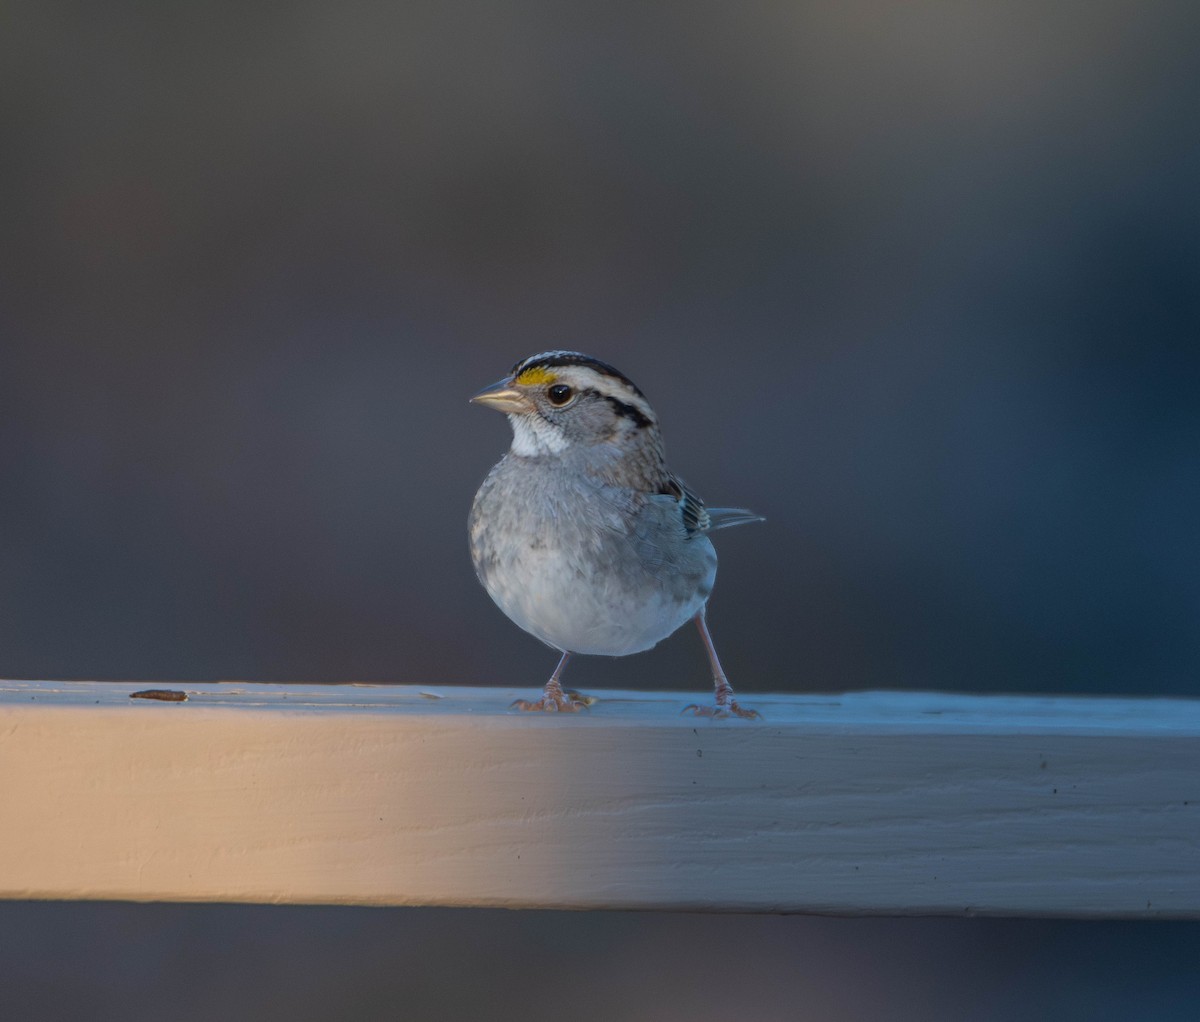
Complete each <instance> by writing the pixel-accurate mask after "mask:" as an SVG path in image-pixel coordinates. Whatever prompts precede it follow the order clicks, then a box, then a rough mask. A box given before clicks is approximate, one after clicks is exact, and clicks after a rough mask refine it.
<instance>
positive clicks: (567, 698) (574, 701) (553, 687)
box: [512, 653, 595, 713]
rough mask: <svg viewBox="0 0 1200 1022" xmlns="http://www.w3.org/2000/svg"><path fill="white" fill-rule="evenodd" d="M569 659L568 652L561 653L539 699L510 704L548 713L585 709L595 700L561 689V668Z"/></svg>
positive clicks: (522, 708) (574, 711) (522, 700)
mask: <svg viewBox="0 0 1200 1022" xmlns="http://www.w3.org/2000/svg"><path fill="white" fill-rule="evenodd" d="M570 659H571V654H570V653H564V654H563V655H562V659H561V660H559V662H558V666H557V667H556V668H554V673H553V674H552V675H550V680H549V681H548V682H546V687H545V688H544V689H543V690H542V698H541V699H539V700H537V701H536V702H533V703H531V702H530V701H529V700H528V699H517V700H515V701H514V702H513V704H512V705H513V706H514V707H515V708H516V709H518V710H546V711H548V712H550V713H554V712H556V711H559V712H562V713H577V712H578V711H580V710H586V709H587V708H588V707H589V706H591V705H592V703H593V702H595V700H593V699H588V697H587V696H581V695H580V694H579V693H578V692H564V691H563V687H562V681H561V676H562V672H563V668H564V667H566V666H567V661H568V660H570Z"/></svg>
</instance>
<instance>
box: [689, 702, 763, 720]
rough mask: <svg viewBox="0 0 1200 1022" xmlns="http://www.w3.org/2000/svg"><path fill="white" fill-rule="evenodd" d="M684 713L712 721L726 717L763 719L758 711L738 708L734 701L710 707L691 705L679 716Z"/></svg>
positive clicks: (743, 707)
mask: <svg viewBox="0 0 1200 1022" xmlns="http://www.w3.org/2000/svg"><path fill="white" fill-rule="evenodd" d="M685 713H691V714H693V715H694V716H697V717H712V718H713V719H714V720H724V719H725V718H727V717H741V718H742V719H743V720H762V719H763V715H762V714H761V713H759V712H758V710H752V709H750V707H748V706H739V705H738V701H737V700H736V699H730V700H729V702H727V703H713V704H712V705H710V706H701V705H699V704H698V703H692V704H691V705H690V706H685V707H684V708H683V709H682V710H681V711H680V715H681V716H682V715H683V714H685Z"/></svg>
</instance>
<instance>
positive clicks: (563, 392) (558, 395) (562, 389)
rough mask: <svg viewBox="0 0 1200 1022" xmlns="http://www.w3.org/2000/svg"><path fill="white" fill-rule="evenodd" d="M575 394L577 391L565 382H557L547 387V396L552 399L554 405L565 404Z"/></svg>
mask: <svg viewBox="0 0 1200 1022" xmlns="http://www.w3.org/2000/svg"><path fill="white" fill-rule="evenodd" d="M574 396H575V391H573V390H572V389H571V388H570V387H568V386H567V385H566V384H565V383H556V384H554V386H552V387H548V388H547V389H546V397H548V398H549V399H550V403H551V404H552V405H560V406H561V405H565V404H566V403H567V402H568V401H570V400H571V398H572V397H574Z"/></svg>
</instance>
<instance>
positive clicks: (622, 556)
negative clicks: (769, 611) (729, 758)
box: [470, 351, 762, 717]
mask: <svg viewBox="0 0 1200 1022" xmlns="http://www.w3.org/2000/svg"><path fill="white" fill-rule="evenodd" d="M471 400H472V401H474V402H476V403H478V404H483V405H488V406H489V407H491V408H495V409H497V410H499V411H502V412H504V413H505V414H506V415H507V416H508V421H509V422H510V423H511V425H512V431H513V442H512V447H511V448H510V449H509V451H508V453H507V454H505V456H504V457H503V458H501V459H500V461H499V463H497V465H496V466H495V467H494V468H493V469H492V471H491V472H490V473H489V474H488V477H487V479H485V480H484V482H483V485H482V486H480V488H479V492H478V493H477V494H476V495H475V502H474V504H473V505H472V507H471V518H470V538H471V558H472V560H473V561H474V563H475V572H476V574H477V575H478V576H479V581H480V582H482V583H483V586H484V588H485V589H487V591H488V594H489V595H490V596H491V598H492V599H493V600H495V601H496V603H497V604H498V605H499V607H500V609H501V610H503V611H504V613H505V614H507V615H508V616H509V617H510V618H512V620H513V621H515V622H516V623H517V624H518V625H520V626H521V627H522V628H524V629H525V631H527V632H529V633H530V634H531V635H535V636H537V637H538V638H539V639H541V640H542V641H543V642H545V643H546V644H547V645H550V646H553V647H554V648H555V649H558V650H560V651H561V652H562V659H561V660H559V663H558V667H556V668H555V670H554V674H553V675H551V677H550V680H549V681H548V682H547V683H546V687H545V691H544V693H543V695H542V698H541V699H539V700H537V701H536V702H526V701H524V700H518V701H517V703H515V704H514V705H516V706H519V707H521V709H525V710H578V709H581V708H583V706H584V705H586V702H587V701H586V700H584V699H583V698H582V697H578V696H576V695H574V694H573V693H564V691H563V688H562V684H561V677H562V672H563V668H564V667H565V666H566V663H567V660H568V659H570V657H571V654H572V653H595V654H602V655H605V656H624V655H626V654H628V653H638V652H641V651H642V650H646V649H650V648H651V647H652V646H654V645H655V644H657V643H658V642H660V641H661V640H662V639H665V638H666V637H667V636H668V635H670V634H671V633H672V632H674V631H675V630H676V629H677V628H679V626H680V625H682V624H683V623H684V622H685V621H688V620H689V619H690V620H693V621H695V622H696V627H697V628H698V629H699V631H700V637H701V639H702V640H703V641H704V647H705V650H706V651H707V652H708V656H709V660H710V662H711V663H712V671H713V683H714V685H715V688H716V692H715V701H714V703H713V705H712V706H706V707H698V706H692V707H689V709H692V710H693V711H695V712H697V713H700V714H703V715H706V716H729V715H734V716H739V717H756V716H758V714H757V713H756V712H755V711H754V710H750V709H746V708H744V707H741V706H739V705H738V703H737V700H735V699H734V698H733V690H732V689H731V688H730V686H729V680H728V679H727V678H726V677H725V672H724V671H723V670H722V669H721V664H720V661H719V660H718V659H717V653H716V650H715V649H714V648H713V643H712V638H711V637H710V636H709V633H708V626H707V625H706V624H705V621H704V608H705V604H706V603H707V601H708V597H709V594H710V593H711V592H712V588H713V579H714V578H715V577H716V574H717V554H716V551H715V550H713V545H712V543H711V542H710V541H709V538H708V533H710V532H712V531H713V530H714V529H720V528H724V527H726V526H729V525H741V524H743V523H745V522H758V521H762V519H761V518H760V517H759V516H758V515H756V514H754V513H753V512H752V511H745V510H743V509H741V508H705V506H704V503H703V502H702V501H701V500H700V498H699V497H697V496H696V495H695V494H694V493H692V492H691V491H690V490H688V489H687V487H685V486H684V485H683V483H681V482H680V481H679V480H678V479H677V478H676V477H675V476H674V475H672V474H671V472H670V470H669V469H668V468H667V466H666V461H665V458H664V455H663V443H662V437H661V435H660V433H659V429H658V420H657V418H656V417H655V415H654V411H653V410H652V409H651V407H650V405H649V404H648V403H647V401H646V398H645V395H644V394H642V392H641V391H640V390H638V388H637V387H635V386H634V385H633V382H632V381H631V380H629V378H628V377H626V376H624V375H623V374H622V373H619V372H618V371H617V370H616V369H614V368H613V367H612V366H610V365H606V364H605V363H603V362H601V361H599V360H598V359H594V358H591V357H590V356H588V355H582V354H580V353H579V352H575V351H547V352H543V353H541V354H539V355H531V356H530V357H529V358H526V359H524V360H523V361H521V362H518V363H517V364H516V365H515V366H514V367H513V370H512V373H511V374H510V375H508V376H506V377H505V378H504V379H502V380H500V381H499V382H498V383H495V384H493V385H492V386H490V387H488V388H487V389H486V390H482V391H480V392H479V393H478V394H476V395H475V396H474V397H473V398H471Z"/></svg>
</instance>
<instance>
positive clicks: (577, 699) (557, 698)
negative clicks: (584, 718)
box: [509, 690, 596, 713]
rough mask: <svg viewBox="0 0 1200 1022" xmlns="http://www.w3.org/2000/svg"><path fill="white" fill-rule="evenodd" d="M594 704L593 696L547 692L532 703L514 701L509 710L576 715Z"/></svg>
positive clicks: (569, 692)
mask: <svg viewBox="0 0 1200 1022" xmlns="http://www.w3.org/2000/svg"><path fill="white" fill-rule="evenodd" d="M595 702H596V697H595V696H585V695H581V694H580V693H579V692H574V691H570V690H568V691H566V692H561V693H553V694H551V693H549V692H548V693H546V694H545V695H543V696H542V698H541V699H536V700H534V701H532V702H530V701H529V700H528V699H514V700H513V701H512V703H511V704H510V705H509V709H511V710H539V711H541V712H543V713H578V712H579V711H580V710H588V709H591V707H592V705H593V704H594V703H595Z"/></svg>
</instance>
